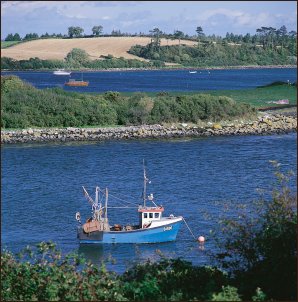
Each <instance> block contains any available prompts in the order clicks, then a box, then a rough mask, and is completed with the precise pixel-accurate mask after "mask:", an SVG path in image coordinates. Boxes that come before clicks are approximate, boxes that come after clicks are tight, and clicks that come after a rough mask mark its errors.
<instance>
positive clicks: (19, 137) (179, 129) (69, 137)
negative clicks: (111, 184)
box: [1, 114, 297, 144]
mask: <svg viewBox="0 0 298 302" xmlns="http://www.w3.org/2000/svg"><path fill="white" fill-rule="evenodd" d="M293 131H297V116H284V115H280V114H274V115H268V114H265V115H263V116H260V117H259V118H258V119H257V120H255V121H250V122H238V121H237V122H230V123H227V122H225V123H207V124H205V125H204V126H199V125H188V124H175V125H174V124H173V125H170V126H162V125H142V126H129V127H115V128H73V127H68V128H62V129H59V128H50V129H26V130H2V131H1V143H3V144H13V143H27V142H30V143H31V142H69V141H103V140H123V139H127V140H128V139H143V138H175V137H204V136H219V135H265V134H274V133H276V134H281V133H289V132H293Z"/></svg>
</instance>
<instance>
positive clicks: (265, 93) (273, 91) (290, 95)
mask: <svg viewBox="0 0 298 302" xmlns="http://www.w3.org/2000/svg"><path fill="white" fill-rule="evenodd" d="M137 93H138V92H121V95H123V96H127V97H130V96H133V95H135V94H137ZM198 93H202V94H210V95H213V96H227V97H230V98H232V99H234V100H235V101H236V102H242V103H247V104H250V105H252V106H254V107H256V108H262V107H269V106H270V107H271V106H272V107H273V106H281V107H282V105H278V104H274V103H267V102H272V101H278V100H284V99H286V100H289V104H290V105H296V104H297V89H296V86H295V85H287V84H285V85H280V84H279V85H277V84H276V85H274V84H272V85H271V84H270V85H267V86H264V87H258V88H253V89H241V90H210V91H175V92H174V91H171V92H142V94H146V95H148V96H149V97H156V96H158V95H160V94H166V95H170V96H179V95H195V94H198ZM94 94H98V93H94ZM99 94H103V93H99Z"/></svg>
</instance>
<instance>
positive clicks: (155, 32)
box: [149, 27, 162, 48]
mask: <svg viewBox="0 0 298 302" xmlns="http://www.w3.org/2000/svg"><path fill="white" fill-rule="evenodd" d="M149 32H150V33H151V34H152V35H153V37H154V45H155V46H156V47H157V48H158V47H159V46H160V35H161V34H162V31H161V30H160V29H159V28H157V27H155V28H154V29H152V30H150V31H149Z"/></svg>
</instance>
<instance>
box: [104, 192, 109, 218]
mask: <svg viewBox="0 0 298 302" xmlns="http://www.w3.org/2000/svg"><path fill="white" fill-rule="evenodd" d="M108 196H109V192H108V188H106V202H105V221H106V222H107V221H108Z"/></svg>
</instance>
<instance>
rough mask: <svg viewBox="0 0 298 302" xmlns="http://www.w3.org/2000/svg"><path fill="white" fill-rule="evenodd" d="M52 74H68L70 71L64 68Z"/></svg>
mask: <svg viewBox="0 0 298 302" xmlns="http://www.w3.org/2000/svg"><path fill="white" fill-rule="evenodd" d="M53 74H54V75H70V74H71V71H66V70H64V69H58V70H55V71H54V72H53Z"/></svg>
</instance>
